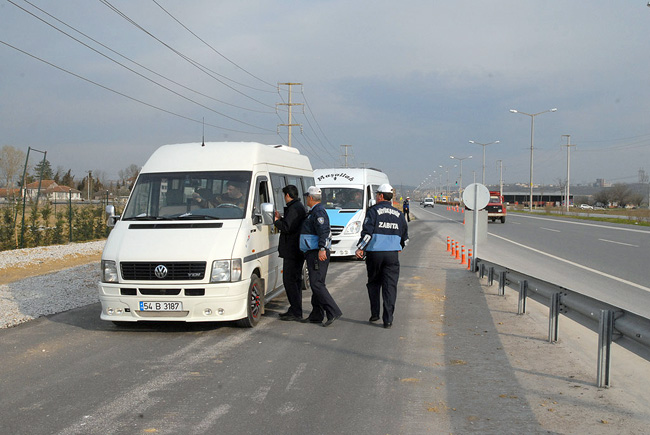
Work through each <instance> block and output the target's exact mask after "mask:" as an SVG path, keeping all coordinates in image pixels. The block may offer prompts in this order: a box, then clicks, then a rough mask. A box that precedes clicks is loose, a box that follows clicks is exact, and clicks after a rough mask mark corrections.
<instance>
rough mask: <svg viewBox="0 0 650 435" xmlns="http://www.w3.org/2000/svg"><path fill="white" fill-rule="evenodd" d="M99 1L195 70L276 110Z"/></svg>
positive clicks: (110, 5)
mask: <svg viewBox="0 0 650 435" xmlns="http://www.w3.org/2000/svg"><path fill="white" fill-rule="evenodd" d="M99 1H100V2H101V3H102V4H104V5H105V6H106V7H108V8H109V9H111V10H112V11H113V12H115V13H116V14H117V15H119V16H120V17H122V18H124V19H125V20H126V21H127V22H128V23H130V24H132V25H133V26H135V27H136V28H137V29H139V30H141V31H142V32H144V33H145V34H147V35H148V36H150V37H151V38H153V39H154V40H155V41H157V42H159V43H160V44H162V45H163V46H164V47H166V48H167V49H169V50H171V51H172V52H173V53H175V54H176V55H178V56H179V57H181V58H182V59H183V60H185V61H186V62H188V63H189V64H190V65H192V66H194V67H195V68H197V69H198V70H199V71H201V72H203V73H204V74H206V75H208V76H209V77H211V78H213V79H214V80H216V81H217V82H219V83H221V84H222V85H224V86H226V87H227V88H229V89H231V90H233V91H235V92H237V93H238V94H240V95H243V96H244V97H246V98H248V99H250V100H253V101H255V102H257V103H259V104H261V105H262V106H265V107H268V108H271V109H273V108H274V107H273V106H270V105H268V104H266V103H264V102H262V101H260V100H258V99H256V98H254V97H251V96H250V95H247V94H245V93H244V92H242V91H240V90H238V89H236V88H234V87H232V86H230V85H229V84H227V83H225V82H224V81H223V80H220V79H219V78H217V77H215V76H214V75H212V74H215V75H217V76H220V77H224V78H225V76H222V75H221V74H219V73H217V72H215V71H212V70H211V69H210V68H208V67H206V66H204V65H202V64H201V63H199V62H197V61H195V60H193V59H192V58H190V57H188V56H186V55H185V54H183V53H181V52H180V51H178V50H176V49H175V48H173V47H172V46H171V45H169V44H167V43H166V42H164V41H162V40H161V39H160V38H158V37H157V36H155V35H154V34H153V33H151V32H149V31H148V30H146V29H145V28H144V27H142V26H141V25H139V24H138V23H136V22H135V21H134V20H132V19H131V18H129V16H128V15H126V14H125V13H123V12H122V11H120V10H119V9H118V8H117V7H115V6H113V5H112V4H111V3H110V2H109V1H108V0H99ZM208 71H209V72H210V73H212V74H210V73H208ZM228 80H230V79H228Z"/></svg>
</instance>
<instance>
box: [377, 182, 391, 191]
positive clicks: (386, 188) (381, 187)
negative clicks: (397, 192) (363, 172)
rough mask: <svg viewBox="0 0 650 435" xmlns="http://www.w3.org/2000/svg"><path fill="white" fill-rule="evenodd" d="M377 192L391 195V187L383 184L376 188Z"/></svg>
mask: <svg viewBox="0 0 650 435" xmlns="http://www.w3.org/2000/svg"><path fill="white" fill-rule="evenodd" d="M377 192H379V193H393V186H391V185H390V184H388V183H384V184H382V185H381V186H379V187H378V188H377Z"/></svg>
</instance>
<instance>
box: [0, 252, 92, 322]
mask: <svg viewBox="0 0 650 435" xmlns="http://www.w3.org/2000/svg"><path fill="white" fill-rule="evenodd" d="M104 244H105V241H104V240H101V241H95V242H87V243H71V244H68V245H56V246H43V247H38V248H27V249H17V250H13V251H2V252H0V274H1V273H2V272H3V270H10V269H14V268H17V267H20V268H29V266H30V265H34V264H41V263H44V262H48V261H52V260H65V259H66V258H70V257H79V256H85V255H94V254H97V253H99V252H101V251H102V249H103V248H104ZM99 273H100V270H99V267H98V266H97V264H96V263H95V262H93V263H91V264H85V265H82V266H76V267H73V268H68V269H63V270H60V271H58V272H53V273H48V274H46V275H41V276H35V277H28V278H25V279H21V280H19V281H15V282H12V283H10V284H5V285H0V328H9V327H12V326H15V325H18V324H20V323H24V322H27V321H29V320H32V319H35V318H37V317H41V316H45V315H48V314H54V313H59V312H62V311H67V310H70V309H72V308H77V307H81V306H83V305H88V304H93V303H95V302H99V296H98V293H97V282H98V281H99Z"/></svg>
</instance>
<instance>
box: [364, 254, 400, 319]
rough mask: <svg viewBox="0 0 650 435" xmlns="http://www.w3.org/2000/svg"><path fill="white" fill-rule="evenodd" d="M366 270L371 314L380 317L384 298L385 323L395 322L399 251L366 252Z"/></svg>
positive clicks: (383, 315)
mask: <svg viewBox="0 0 650 435" xmlns="http://www.w3.org/2000/svg"><path fill="white" fill-rule="evenodd" d="M366 270H367V271H368V284H367V287H368V298H369V299H370V314H371V315H372V316H377V317H379V308H380V303H381V299H383V301H384V312H383V314H382V320H383V321H384V323H393V313H394V312H395V301H396V300H397V281H398V279H399V253H398V252H397V251H368V252H366ZM380 294H381V297H380Z"/></svg>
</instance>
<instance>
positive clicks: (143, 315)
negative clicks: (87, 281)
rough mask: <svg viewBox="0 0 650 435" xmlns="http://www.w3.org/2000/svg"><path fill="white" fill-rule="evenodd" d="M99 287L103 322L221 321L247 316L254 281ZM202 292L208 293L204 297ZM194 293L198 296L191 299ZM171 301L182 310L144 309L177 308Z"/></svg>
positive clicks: (108, 284) (128, 284)
mask: <svg viewBox="0 0 650 435" xmlns="http://www.w3.org/2000/svg"><path fill="white" fill-rule="evenodd" d="M98 286H99V300H100V302H101V304H102V312H101V315H100V318H101V319H102V320H109V321H114V322H138V321H147V320H149V321H177V322H178V321H181V322H221V321H232V320H239V319H243V318H244V317H246V316H247V308H248V288H249V286H250V280H244V281H238V282H230V283H222V284H195V283H192V284H191V285H187V286H184V285H182V284H172V285H151V284H137V283H119V284H113V283H104V282H100V283H99V284H98ZM176 290H179V291H178V294H170V293H175V292H176ZM201 290H204V293H203V294H202V295H201ZM143 293H147V294H143ZM156 293H157V294H156ZM192 294H195V296H190V295H192ZM141 302H144V304H141ZM171 302H180V303H181V304H182V308H181V309H180V310H177V311H162V310H161V311H153V310H146V309H145V310H142V309H141V307H147V306H149V307H151V306H153V307H154V308H155V307H161V309H174V308H170V307H175V305H174V304H171ZM156 303H158V304H156Z"/></svg>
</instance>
